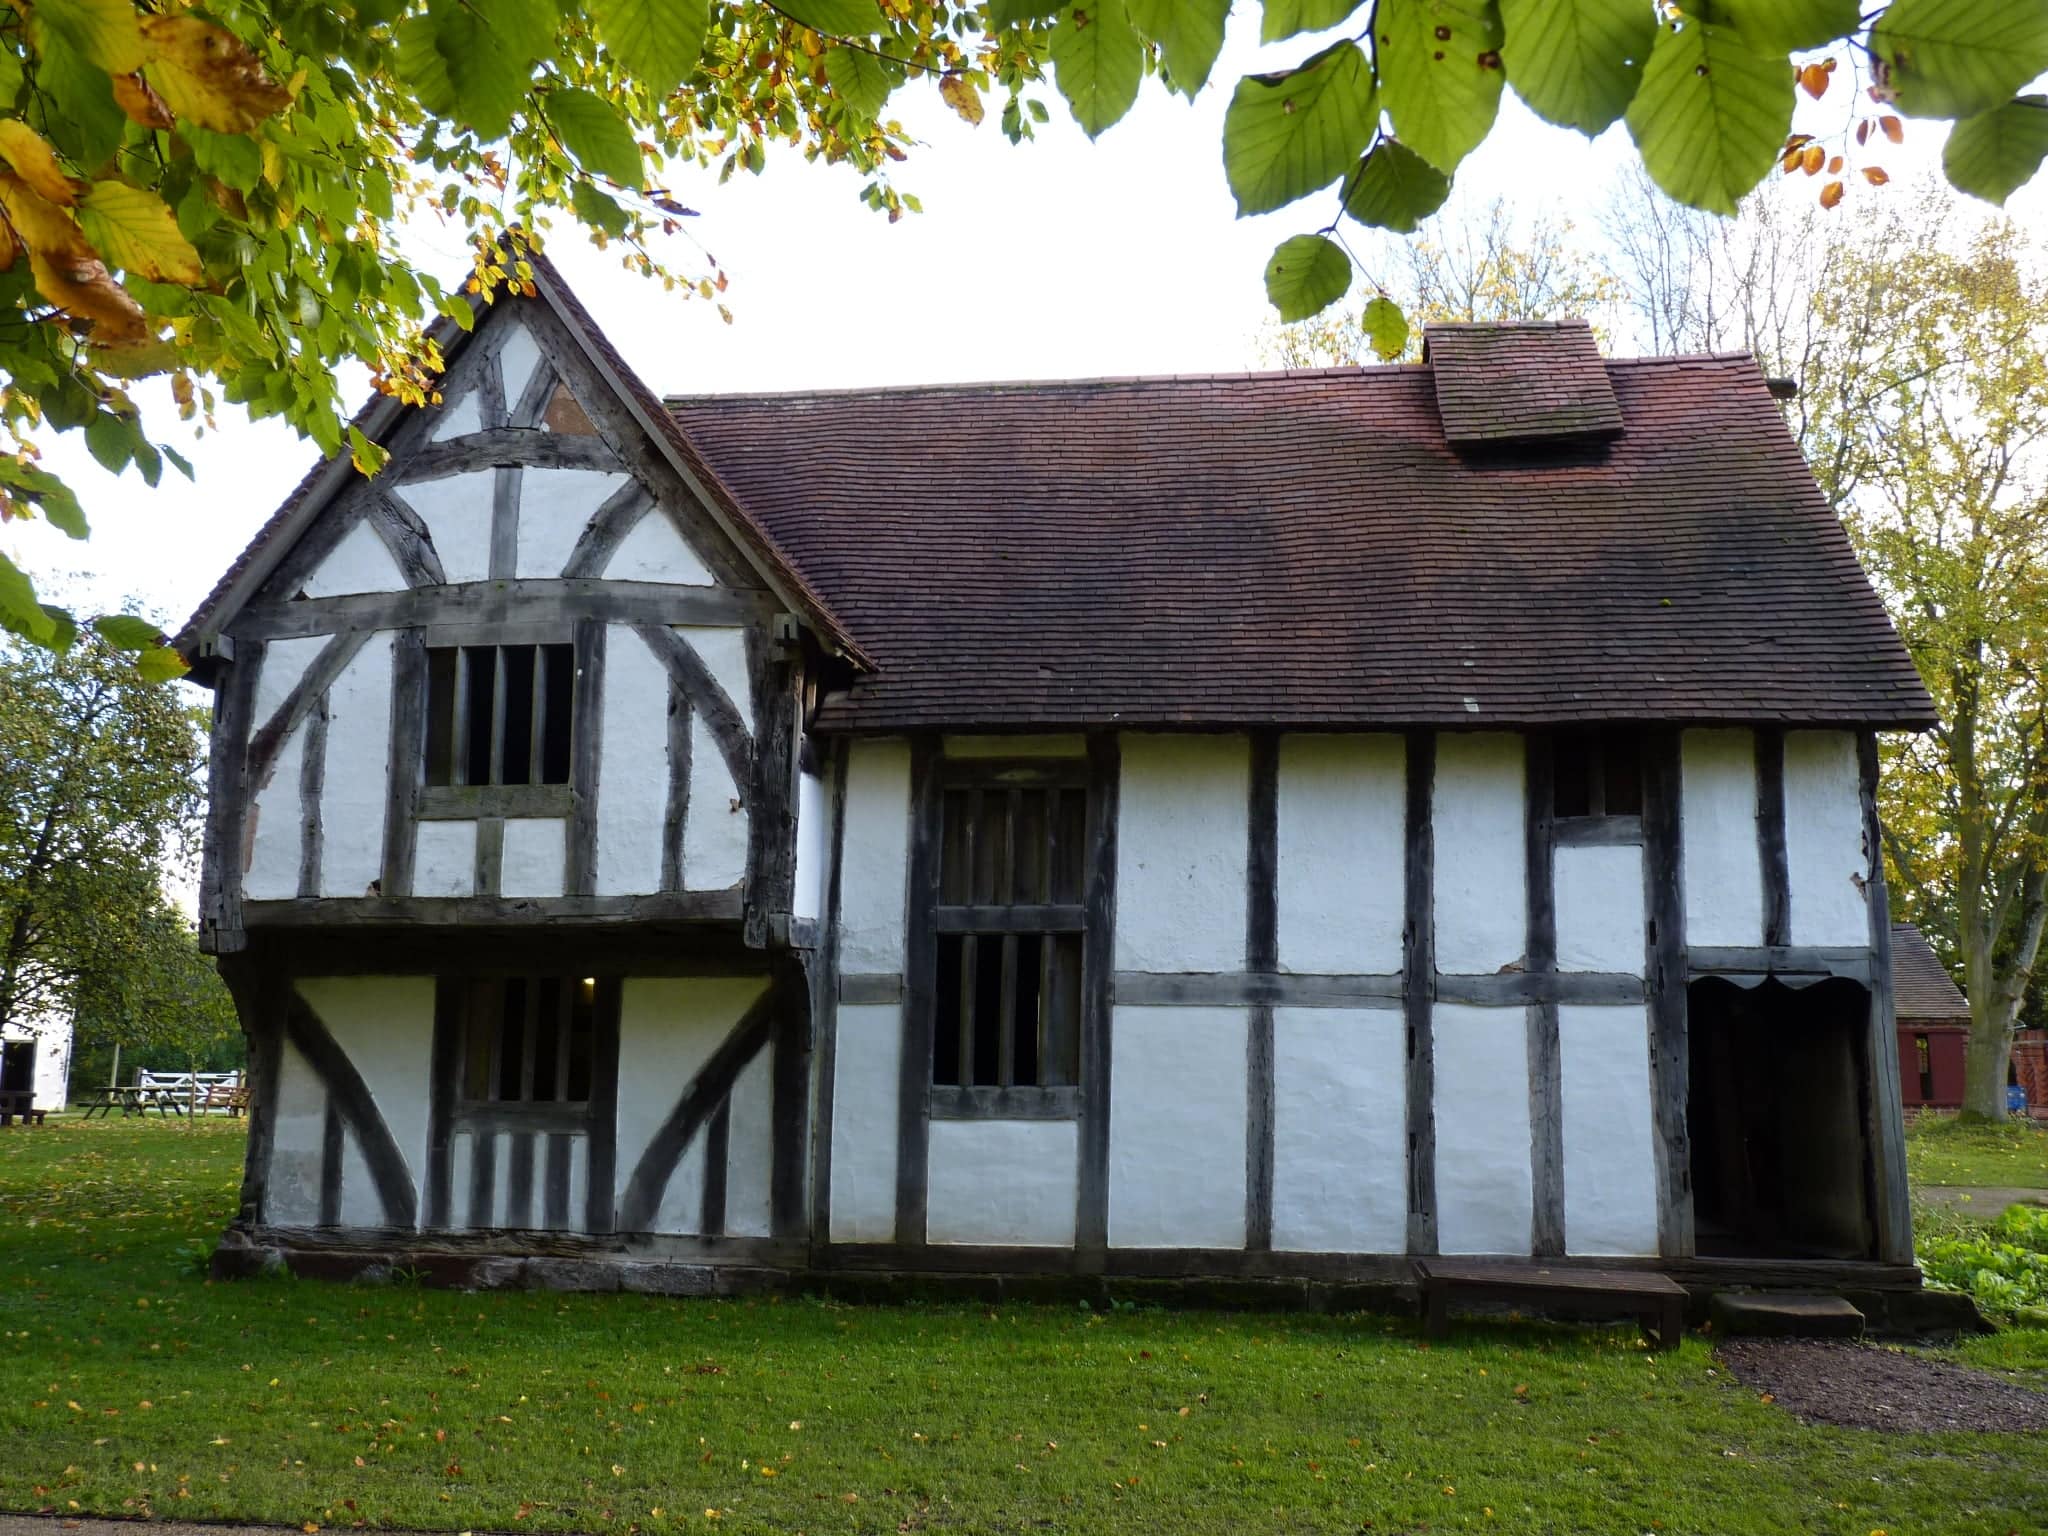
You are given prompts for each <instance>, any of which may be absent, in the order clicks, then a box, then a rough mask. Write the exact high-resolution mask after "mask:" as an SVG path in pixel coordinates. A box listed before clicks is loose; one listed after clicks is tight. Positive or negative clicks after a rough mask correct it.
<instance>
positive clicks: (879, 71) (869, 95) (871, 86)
mask: <svg viewBox="0 0 2048 1536" xmlns="http://www.w3.org/2000/svg"><path fill="white" fill-rule="evenodd" d="M825 78H826V79H827V80H829V81H830V82H831V83H832V89H833V90H835V91H837V92H838V93H839V99H840V100H841V101H844V102H845V103H846V104H847V106H849V107H851V108H852V109H853V110H854V111H855V112H856V113H858V114H859V115H860V116H861V117H863V118H866V119H868V120H869V121H870V122H872V121H873V120H874V119H875V118H876V117H877V116H879V115H880V113H881V110H882V107H883V105H884V104H885V103H887V101H888V100H889V93H890V92H891V91H893V90H894V89H895V88H896V81H895V78H894V77H893V76H892V75H891V74H890V73H889V66H888V65H886V64H884V63H883V62H882V61H881V60H880V59H878V58H876V57H875V56H874V55H873V54H872V53H867V52H864V51H863V50H861V49H859V48H827V49H826V50H825Z"/></svg>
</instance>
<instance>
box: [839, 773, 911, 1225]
mask: <svg viewBox="0 0 2048 1536" xmlns="http://www.w3.org/2000/svg"><path fill="white" fill-rule="evenodd" d="M909 858H910V746H909V743H907V742H904V741H900V740H880V741H871V740H867V739H865V738H862V739H858V740H855V741H854V742H853V743H852V744H851V746H850V748H849V750H848V754H847V761H846V834H845V838H844V841H843V843H842V845H841V849H840V862H841V866H842V867H841V871H840V876H839V969H840V972H841V974H842V975H847V976H860V975H886V974H890V973H894V972H900V971H901V970H902V969H903V915H904V899H905V898H904V885H905V882H906V881H907V879H908V865H909ZM846 1012H847V1010H845V1009H841V1010H840V1017H841V1018H842V1019H843V1018H845V1017H846ZM890 1113H891V1114H894V1113H895V1111H894V1110H891V1111H890ZM892 1155H893V1154H892ZM894 1176H895V1175H894V1174H893V1173H892V1174H891V1175H890V1177H891V1178H894ZM834 1193H835V1197H836V1194H837V1191H836V1190H835V1191H834ZM890 1198H891V1203H892V1205H893V1202H894V1195H893V1193H892V1195H891V1197H890ZM891 1220H892V1221H893V1220H894V1214H893V1211H892V1214H891Z"/></svg>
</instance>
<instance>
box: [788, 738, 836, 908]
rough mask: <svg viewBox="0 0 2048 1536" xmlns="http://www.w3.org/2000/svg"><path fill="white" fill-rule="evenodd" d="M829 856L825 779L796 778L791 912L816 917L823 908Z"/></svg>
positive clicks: (829, 829) (828, 824)
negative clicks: (794, 858) (794, 860)
mask: <svg viewBox="0 0 2048 1536" xmlns="http://www.w3.org/2000/svg"><path fill="white" fill-rule="evenodd" d="M831 859H832V822H831V812H830V810H829V809H828V807H827V806H826V803H825V781H824V780H823V779H821V778H819V777H818V775H816V774H815V773H799V774H798V775H797V779H796V875H795V878H794V879H793V880H792V882H791V886H790V895H789V908H790V915H791V916H793V917H818V916H820V915H822V914H823V912H824V910H825V867H826V865H828V864H829V863H831Z"/></svg>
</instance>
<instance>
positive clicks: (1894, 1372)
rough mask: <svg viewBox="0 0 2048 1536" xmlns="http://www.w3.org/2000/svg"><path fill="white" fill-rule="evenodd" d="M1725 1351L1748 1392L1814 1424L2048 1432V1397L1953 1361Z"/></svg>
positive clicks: (1788, 1350)
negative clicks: (1759, 1394) (1770, 1399)
mask: <svg viewBox="0 0 2048 1536" xmlns="http://www.w3.org/2000/svg"><path fill="white" fill-rule="evenodd" d="M1720 1351H1721V1358H1722V1359H1724V1360H1726V1361H1727V1362H1728V1364H1729V1366H1730V1367H1731V1368H1732V1369H1733V1370H1734V1372H1735V1376H1736V1379H1737V1380H1739V1381H1740V1382H1741V1383H1742V1384H1743V1385H1744V1386H1745V1387H1748V1388H1750V1389H1751V1390H1753V1391H1757V1392H1768V1393H1770V1394H1771V1396H1772V1397H1773V1398H1774V1399H1775V1400H1776V1402H1777V1404H1778V1406H1779V1407H1780V1408H1785V1409H1789V1410H1790V1411H1791V1412H1792V1413H1793V1414H1794V1415H1796V1416H1797V1417H1798V1418H1799V1419H1801V1420H1803V1421H1804V1422H1806V1423H1809V1424H1834V1425H1838V1426H1840V1427H1842V1428H1845V1429H1886V1430H1893V1431H1896V1432H1898V1433H1901V1434H1927V1433H1938V1432H1940V1431H1943V1430H1951V1429H1977V1430H2003V1431H2016V1430H2033V1431H2037V1432H2038V1431H2043V1430H2048V1392H2036V1391H2035V1390H2033V1389H2032V1388H2031V1387H2023V1386H2021V1385H2019V1384H2018V1383H2017V1382H2012V1381H2007V1380H2006V1379H2005V1378H2003V1377H2001V1376H1994V1375H1992V1374H1991V1373H1990V1372H1988V1371H1974V1370H1971V1369H1970V1368H1969V1367H1968V1366H1962V1365H1953V1364H1951V1363H1950V1362H1948V1361H1946V1360H1930V1359H1928V1358H1927V1357H1926V1356H1925V1355H1916V1354H1910V1353H1907V1352H1906V1351H1904V1350H1897V1349H1885V1348H1883V1347H1881V1346H1879V1345H1875V1344H1852V1343H1849V1342H1847V1341H1844V1340H1837V1339H1725V1340H1723V1341H1722V1343H1721V1346H1720Z"/></svg>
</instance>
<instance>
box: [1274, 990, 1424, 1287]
mask: <svg viewBox="0 0 2048 1536" xmlns="http://www.w3.org/2000/svg"><path fill="white" fill-rule="evenodd" d="M1407 1106H1408V1063H1407V1025H1406V1022H1405V1021H1404V1020H1403V1018H1402V1015H1401V1011H1400V1010H1399V1009H1398V1008H1276V1009H1274V1010H1273V1246H1274V1247H1275V1248H1278V1249H1282V1250H1289V1251H1295V1252H1305V1253H1406V1252H1407V1251H1408V1107H1407Z"/></svg>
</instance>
